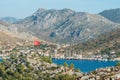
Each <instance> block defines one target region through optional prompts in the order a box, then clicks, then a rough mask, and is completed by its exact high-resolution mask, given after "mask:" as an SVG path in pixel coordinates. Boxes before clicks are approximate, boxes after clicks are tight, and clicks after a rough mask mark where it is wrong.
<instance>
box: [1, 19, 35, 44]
mask: <svg viewBox="0 0 120 80" xmlns="http://www.w3.org/2000/svg"><path fill="white" fill-rule="evenodd" d="M17 27H20V26H18V25H14V24H10V23H6V22H3V21H0V45H13V44H16V43H23V42H25V41H33V40H34V39H37V38H36V37H34V36H32V35H31V34H29V33H28V32H19V31H18V28H17Z"/></svg>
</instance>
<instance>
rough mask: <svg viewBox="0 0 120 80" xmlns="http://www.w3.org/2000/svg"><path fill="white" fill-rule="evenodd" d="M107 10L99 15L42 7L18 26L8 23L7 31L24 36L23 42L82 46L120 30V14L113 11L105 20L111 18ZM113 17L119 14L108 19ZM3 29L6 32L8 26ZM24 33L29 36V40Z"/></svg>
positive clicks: (16, 23) (19, 22)
mask: <svg viewBox="0 0 120 80" xmlns="http://www.w3.org/2000/svg"><path fill="white" fill-rule="evenodd" d="M107 11H108V12H107V13H106V11H103V12H101V13H100V15H99V14H90V13H87V12H75V11H73V10H70V9H62V10H56V9H51V10H46V9H41V8H40V9H38V10H37V11H36V12H35V13H34V14H33V15H31V16H28V17H26V18H25V19H22V20H20V21H17V20H16V21H17V22H15V24H9V28H7V30H9V31H10V32H11V33H13V34H14V35H16V34H15V32H16V33H17V34H19V35H20V34H22V35H21V36H20V37H21V38H24V39H27V38H28V39H30V38H31V36H34V37H37V38H40V39H42V40H46V41H50V42H59V43H71V42H72V43H79V42H84V41H87V40H89V39H92V38H96V37H97V36H99V35H102V34H104V33H107V32H111V31H113V30H116V29H118V28H120V24H119V15H116V13H117V11H118V13H119V9H115V11H114V10H113V11H111V10H110V12H111V13H110V16H107V17H106V16H105V15H109V10H107ZM112 12H113V13H112ZM111 15H113V16H114V15H116V18H115V19H114V20H111V19H113V18H109V17H111ZM117 16H118V17H117ZM116 22H117V23H116ZM5 24H6V23H5ZM7 24H8V23H7ZM13 26H14V27H13ZM0 27H1V26H0ZM2 28H3V29H5V30H6V25H4V27H3V26H2ZM11 30H13V31H11ZM24 34H25V35H26V34H27V36H26V38H25V37H24V36H25V35H24ZM17 36H18V35H17ZM18 37H19V36H18Z"/></svg>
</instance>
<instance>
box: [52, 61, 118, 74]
mask: <svg viewBox="0 0 120 80" xmlns="http://www.w3.org/2000/svg"><path fill="white" fill-rule="evenodd" d="M52 60H53V63H56V64H58V65H63V64H64V62H66V63H68V64H71V63H73V64H74V65H75V68H79V69H80V71H81V72H85V73H86V72H90V71H93V70H96V69H98V68H105V67H110V66H115V64H116V63H117V61H97V60H66V59H52Z"/></svg>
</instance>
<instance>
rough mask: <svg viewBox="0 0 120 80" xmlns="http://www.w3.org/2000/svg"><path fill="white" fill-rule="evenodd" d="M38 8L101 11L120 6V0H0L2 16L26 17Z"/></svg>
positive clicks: (0, 14)
mask: <svg viewBox="0 0 120 80" xmlns="http://www.w3.org/2000/svg"><path fill="white" fill-rule="evenodd" d="M38 8H45V9H63V8H69V9H72V10H75V11H82V12H83V11H84V12H90V13H99V12H101V11H103V10H105V9H114V8H120V0H0V17H5V16H7V17H8V16H9V17H10V16H11V17H16V18H24V17H27V16H30V15H32V14H33V13H34V12H35V11H36V10H37V9H38Z"/></svg>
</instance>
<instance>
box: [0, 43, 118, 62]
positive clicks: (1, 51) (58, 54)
mask: <svg viewBox="0 0 120 80" xmlns="http://www.w3.org/2000/svg"><path fill="white" fill-rule="evenodd" d="M28 43H29V42H28V41H26V43H25V44H27V45H26V46H25V45H24V46H23V45H14V46H10V45H6V46H4V47H1V48H0V57H9V54H11V53H15V54H17V53H25V54H27V53H34V52H36V53H38V54H39V55H41V56H47V57H51V58H55V59H81V60H82V59H83V60H102V61H108V60H119V59H118V58H117V55H116V52H115V51H110V52H109V54H99V53H100V52H99V51H98V52H82V51H81V50H78V51H75V50H73V49H68V48H67V47H70V46H71V45H68V44H63V45H59V44H47V43H41V44H39V43H38V44H37V43H31V42H30V44H29V45H28Z"/></svg>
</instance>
